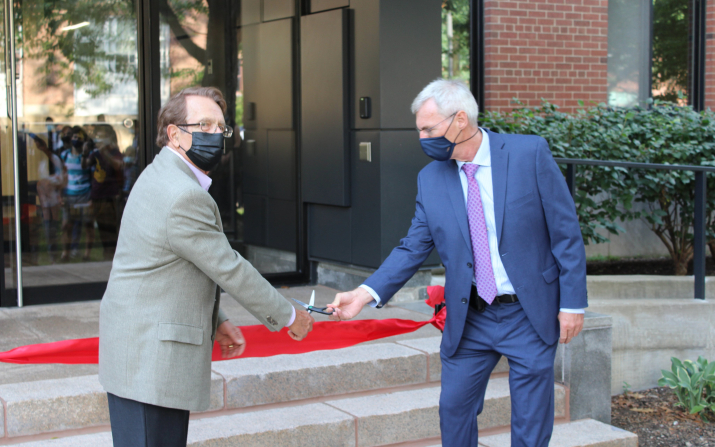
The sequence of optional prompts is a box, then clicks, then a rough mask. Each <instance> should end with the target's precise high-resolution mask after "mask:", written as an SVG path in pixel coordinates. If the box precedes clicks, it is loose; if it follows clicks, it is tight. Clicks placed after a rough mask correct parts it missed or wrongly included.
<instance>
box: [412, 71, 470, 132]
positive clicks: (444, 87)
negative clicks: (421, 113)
mask: <svg viewBox="0 0 715 447" xmlns="http://www.w3.org/2000/svg"><path fill="white" fill-rule="evenodd" d="M430 99H434V102H435V104H436V105H437V110H438V111H439V113H440V114H441V115H442V116H445V117H448V116H450V115H452V114H454V113H457V112H459V111H462V110H463V111H464V112H465V113H466V114H467V118H468V119H469V124H471V125H472V126H477V122H478V119H479V106H478V105H477V101H476V100H475V99H474V96H473V95H472V92H470V91H469V87H467V85H466V84H465V83H464V82H462V81H458V80H456V79H435V80H434V81H432V82H430V83H429V84H427V87H425V88H423V89H422V91H421V92H420V93H419V95H417V97H416V98H415V100H414V101H412V113H413V114H416V113H417V111H418V110H420V109H421V108H422V106H423V105H424V104H425V103H426V102H427V101H428V100H430Z"/></svg>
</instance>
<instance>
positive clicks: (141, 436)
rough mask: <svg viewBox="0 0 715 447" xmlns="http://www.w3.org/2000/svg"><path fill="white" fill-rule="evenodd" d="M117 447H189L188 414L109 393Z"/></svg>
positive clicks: (108, 397) (113, 432) (115, 445)
mask: <svg viewBox="0 0 715 447" xmlns="http://www.w3.org/2000/svg"><path fill="white" fill-rule="evenodd" d="M107 399H108V401H109V419H110V422H111V424H112V439H113V440H114V447H186V437H187V435H188V432H189V411H188V410H177V409H175V408H165V407H159V406H156V405H151V404H145V403H142V402H137V401H135V400H131V399H125V398H123V397H119V396H115V395H114V394H110V393H107Z"/></svg>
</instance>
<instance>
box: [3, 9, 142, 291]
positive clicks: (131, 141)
mask: <svg viewBox="0 0 715 447" xmlns="http://www.w3.org/2000/svg"><path fill="white" fill-rule="evenodd" d="M16 8H17V10H16V25H17V26H16V29H15V42H16V48H17V51H16V55H17V90H18V98H17V104H18V106H17V114H18V126H19V132H18V153H19V159H20V163H21V165H22V166H25V167H24V168H22V169H21V172H20V175H19V178H18V179H16V181H17V182H19V185H20V197H18V198H16V199H17V200H19V201H20V203H21V207H22V217H21V225H22V231H21V233H22V250H23V256H22V264H23V275H24V286H25V287H36V286H50V285H52V286H54V285H61V284H75V283H98V282H104V281H106V280H107V279H108V277H109V271H110V269H111V260H112V258H113V256H114V251H115V248H116V244H117V236H118V232H119V223H120V221H121V214H122V210H123V208H124V203H125V201H126V199H127V197H128V194H129V191H130V190H131V187H132V186H133V182H134V180H135V179H136V176H137V175H138V172H137V171H138V168H137V164H136V160H137V157H138V156H139V155H140V152H141V148H140V147H139V144H138V138H137V132H136V131H137V125H138V122H137V111H138V99H139V89H138V85H137V47H136V43H137V29H136V17H135V4H134V1H133V0H99V1H98V0H74V1H62V2H59V1H58V2H46V1H44V0H24V1H22V2H19V3H16ZM6 166H7V163H5V160H4V159H3V167H4V169H5V168H6ZM10 166H11V165H10ZM3 180H4V179H3ZM4 186H5V185H4ZM6 194H7V191H6V189H5V187H3V195H4V196H6ZM4 198H6V199H7V197H4ZM12 200H15V198H12ZM6 266H7V263H6ZM7 273H8V269H6V277H7Z"/></svg>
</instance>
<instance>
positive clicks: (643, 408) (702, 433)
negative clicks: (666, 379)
mask: <svg viewBox="0 0 715 447" xmlns="http://www.w3.org/2000/svg"><path fill="white" fill-rule="evenodd" d="M677 401H678V399H677V398H676V397H675V394H673V391H672V390H671V389H670V388H652V389H649V390H645V391H639V392H628V393H626V394H621V395H618V396H614V397H613V398H612V399H611V425H614V426H616V427H619V428H622V429H624V430H628V431H629V432H632V433H635V434H637V435H638V446H639V447H676V446H677V447H691V446H710V447H713V446H715V422H713V421H714V420H715V415H713V414H712V413H709V414H708V416H710V418H709V419H710V422H703V421H702V420H701V419H700V417H699V416H695V415H690V414H688V412H686V411H685V410H683V409H682V408H679V407H675V406H674V404H675V403H676V402H677Z"/></svg>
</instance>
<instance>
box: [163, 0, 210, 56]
mask: <svg viewBox="0 0 715 447" xmlns="http://www.w3.org/2000/svg"><path fill="white" fill-rule="evenodd" d="M159 13H160V14H162V15H163V16H164V19H165V20H166V22H167V23H168V24H169V28H170V29H171V32H172V33H174V36H176V37H177V39H176V40H177V41H178V42H179V44H180V45H181V46H182V47H184V49H185V50H186V52H187V53H189V56H191V57H193V58H194V59H196V60H197V61H199V63H201V65H204V64H205V63H206V50H205V49H203V48H201V47H200V46H198V45H196V44H195V43H194V42H193V41H192V40H191V39H190V38H189V36H188V33H187V32H186V30H185V29H184V27H182V26H181V22H179V18H178V17H177V16H176V13H175V12H174V10H173V9H171V7H170V6H169V2H168V0H160V1H159ZM182 36H186V38H180V37H182Z"/></svg>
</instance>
